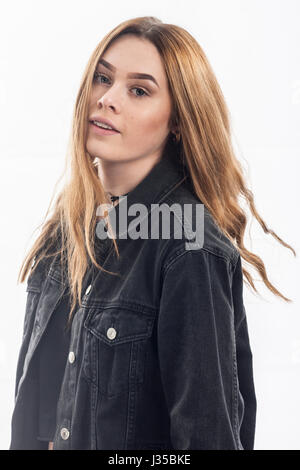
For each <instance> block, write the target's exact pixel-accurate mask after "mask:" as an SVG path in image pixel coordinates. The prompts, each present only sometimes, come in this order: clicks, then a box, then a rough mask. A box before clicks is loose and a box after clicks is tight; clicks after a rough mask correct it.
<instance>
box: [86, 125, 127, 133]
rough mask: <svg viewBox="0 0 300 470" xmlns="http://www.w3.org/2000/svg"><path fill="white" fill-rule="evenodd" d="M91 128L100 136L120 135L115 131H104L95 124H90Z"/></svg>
mask: <svg viewBox="0 0 300 470" xmlns="http://www.w3.org/2000/svg"><path fill="white" fill-rule="evenodd" d="M90 126H91V128H92V130H93V132H95V133H96V134H99V135H114V134H120V133H119V131H113V130H111V129H103V128H102V127H99V126H97V125H96V124H94V123H93V122H90Z"/></svg>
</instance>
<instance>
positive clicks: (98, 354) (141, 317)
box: [83, 307, 154, 397]
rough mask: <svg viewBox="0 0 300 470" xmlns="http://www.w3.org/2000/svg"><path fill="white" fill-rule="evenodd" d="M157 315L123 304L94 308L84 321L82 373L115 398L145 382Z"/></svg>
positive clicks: (101, 391)
mask: <svg viewBox="0 0 300 470" xmlns="http://www.w3.org/2000/svg"><path fill="white" fill-rule="evenodd" d="M153 323H154V317H151V316H147V315H145V314H143V313H140V312H135V311H132V310H128V309H125V308H124V307H107V308H104V309H101V310H99V309H97V310H95V309H91V310H90V311H89V313H88V316H87V318H86V319H85V321H84V333H85V341H84V354H83V372H84V375H85V376H86V378H87V379H88V380H89V381H91V382H92V383H94V384H95V385H97V387H98V390H99V392H100V393H101V394H103V395H105V396H107V397H113V396H116V395H120V394H123V393H125V392H126V391H127V390H128V389H129V387H130V386H131V385H134V384H140V383H142V382H143V381H144V374H145V364H146V354H147V346H149V339H150V337H151V335H152V330H153Z"/></svg>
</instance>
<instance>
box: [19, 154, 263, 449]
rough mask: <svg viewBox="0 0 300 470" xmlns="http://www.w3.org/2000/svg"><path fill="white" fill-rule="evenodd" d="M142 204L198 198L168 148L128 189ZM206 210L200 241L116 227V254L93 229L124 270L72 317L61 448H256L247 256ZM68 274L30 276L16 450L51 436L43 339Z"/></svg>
mask: <svg viewBox="0 0 300 470" xmlns="http://www.w3.org/2000/svg"><path fill="white" fill-rule="evenodd" d="M121 203H122V202H121ZM121 203H120V204H119V205H117V206H116V208H115V210H116V214H118V211H119V207H120V205H121ZM134 203H143V204H145V205H146V206H147V208H148V210H150V209H151V207H150V206H151V204H153V203H158V204H167V205H168V206H172V204H174V203H177V204H180V206H183V204H193V206H196V204H199V203H201V201H199V199H198V198H197V197H196V195H195V194H194V192H193V190H192V186H191V181H190V178H189V176H188V174H187V170H186V168H185V167H184V165H183V164H182V163H180V160H178V156H177V155H175V151H173V150H172V149H170V147H167V148H166V151H165V152H164V154H163V157H162V159H161V160H160V161H159V163H157V164H156V165H155V166H154V168H153V169H152V170H151V171H150V173H149V174H148V175H147V176H146V177H145V178H144V180H143V181H142V182H141V183H140V184H138V185H137V186H136V188H134V189H133V190H132V191H130V192H129V193H128V196H127V206H128V208H129V207H130V206H131V205H132V204H134ZM195 213H196V211H193V228H194V229H195V223H196V220H195V217H194V214H195ZM204 213H205V219H204V244H203V246H202V247H200V248H197V249H194V250H187V249H186V245H185V243H186V239H185V238H182V239H178V238H175V237H174V232H172V231H171V237H170V238H169V239H163V238H159V239H131V238H127V239H121V238H117V240H116V241H117V244H118V248H119V251H120V258H119V259H118V258H117V255H116V253H115V251H114V247H113V244H112V240H111V239H109V238H107V239H106V240H105V241H100V240H99V239H97V237H96V243H97V257H98V261H99V262H100V263H101V265H103V267H104V268H105V269H107V270H109V271H113V272H117V273H118V274H119V276H112V275H110V274H106V273H104V272H102V271H101V270H99V271H98V272H97V275H96V277H95V280H94V282H93V283H92V284H91V287H90V288H88V289H87V290H86V292H85V294H84V295H83V298H82V307H81V308H79V309H78V310H77V311H76V312H75V315H74V317H73V321H72V328H71V340H70V345H69V351H70V353H73V354H70V355H69V356H68V357H69V359H68V360H67V362H66V367H65V371H64V376H63V381H62V386H61V390H60V395H59V400H58V404H57V414H56V431H55V436H54V449H58V450H59V449H61V450H64V449H69V450H72V449H115V450H117V449H136V450H138V449H179V450H197V449H203V450H206V449H216V450H219V449H235V450H243V449H253V447H254V436H255V421H256V396H255V389H254V381H253V369H252V352H251V348H250V343H249V335H248V327H247V318H246V311H245V307H244V303H243V278H242V266H241V258H240V255H239V252H238V251H237V249H236V248H235V247H234V246H233V244H232V243H231V242H230V241H229V240H228V238H227V237H225V235H224V234H223V233H222V232H221V231H220V230H219V229H218V228H217V226H216V224H215V222H214V220H213V218H212V217H211V215H210V213H209V211H208V210H207V208H206V207H205V212H204ZM148 216H150V214H148ZM129 219H130V218H129ZM64 279H65V278H63V277H62V272H61V269H60V265H59V261H58V260H57V259H54V260H53V261H52V262H51V263H49V264H47V263H46V262H41V263H39V264H38V266H37V269H36V271H35V272H34V273H32V274H31V275H30V277H29V279H28V284H27V292H28V297H27V304H26V311H25V318H24V334H23V339H22V344H21V348H20V353H19V359H18V365H17V374H16V387H15V408H14V411H13V415H12V433H11V444H10V449H47V447H48V445H47V443H46V442H41V441H38V440H37V433H38V409H37V408H38V407H37V406H36V403H37V402H36V398H37V394H38V385H39V384H38V367H37V364H38V348H37V346H38V345H39V343H40V341H42V340H43V335H44V334H45V331H46V329H47V325H48V322H49V320H50V318H51V315H52V314H53V312H54V311H55V309H56V307H57V305H59V302H60V299H61V297H62V295H63V294H64V293H66V289H68V287H67V285H66V282H65V281H64ZM71 357H72V360H70V358H71Z"/></svg>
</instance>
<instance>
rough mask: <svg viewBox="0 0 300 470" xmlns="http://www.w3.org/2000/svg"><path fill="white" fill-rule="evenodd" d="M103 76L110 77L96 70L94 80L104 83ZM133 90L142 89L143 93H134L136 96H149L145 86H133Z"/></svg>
mask: <svg viewBox="0 0 300 470" xmlns="http://www.w3.org/2000/svg"><path fill="white" fill-rule="evenodd" d="M102 77H103V78H106V79H107V80H109V78H108V77H106V76H105V75H103V74H102V73H99V72H95V74H94V80H95V81H98V82H99V83H103V82H102V81H101V79H102ZM104 83H107V82H104ZM132 90H139V91H142V92H143V94H142V95H141V94H139V95H134V96H135V97H136V98H143V97H144V96H149V95H148V93H146V91H145V90H143V88H138V87H133V88H132Z"/></svg>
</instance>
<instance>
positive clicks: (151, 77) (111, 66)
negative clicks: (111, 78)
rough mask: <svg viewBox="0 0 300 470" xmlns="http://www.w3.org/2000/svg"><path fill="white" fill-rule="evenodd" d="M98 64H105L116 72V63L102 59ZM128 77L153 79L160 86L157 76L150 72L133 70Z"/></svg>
mask: <svg viewBox="0 0 300 470" xmlns="http://www.w3.org/2000/svg"><path fill="white" fill-rule="evenodd" d="M98 64H102V65H104V67H106V68H107V69H109V70H111V71H112V72H115V71H116V67H114V65H112V64H110V63H109V62H107V61H106V60H104V59H100V60H99V62H98ZM127 77H128V78H140V79H142V80H151V81H152V82H154V83H155V85H156V86H158V88H159V84H158V83H157V81H156V80H155V78H154V77H153V76H152V75H149V74H148V73H138V72H131V73H128V74H127Z"/></svg>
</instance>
